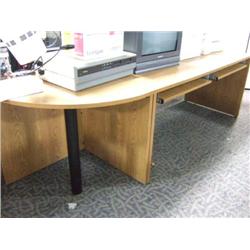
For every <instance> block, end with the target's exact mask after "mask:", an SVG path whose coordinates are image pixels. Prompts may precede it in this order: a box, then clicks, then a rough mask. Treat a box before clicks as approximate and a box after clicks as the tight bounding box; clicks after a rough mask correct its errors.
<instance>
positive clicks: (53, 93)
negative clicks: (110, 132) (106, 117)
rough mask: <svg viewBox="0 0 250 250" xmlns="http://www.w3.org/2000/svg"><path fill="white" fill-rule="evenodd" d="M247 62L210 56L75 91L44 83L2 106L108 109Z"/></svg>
mask: <svg viewBox="0 0 250 250" xmlns="http://www.w3.org/2000/svg"><path fill="white" fill-rule="evenodd" d="M248 59H250V55H249V54H248V55H247V54H241V55H228V54H225V53H214V54H211V55H207V56H201V57H197V58H194V59H189V60H185V61H181V62H180V65H178V66H175V67H171V68H164V69H159V70H155V71H151V72H147V73H144V74H142V75H131V76H127V77H125V78H122V79H118V80H114V81H111V82H109V83H105V84H103V85H99V86H96V87H93V88H89V89H86V90H82V91H79V92H73V91H70V90H67V89H64V88H62V87H59V86H56V85H54V84H51V83H48V82H44V92H43V93H39V94H34V95H30V96H24V97H21V98H16V99H12V100H8V101H6V103H8V104H12V105H17V106H23V107H30V108H45V109H80V108H94V107H105V106H112V105H117V104H122V103H127V102H131V101H135V100H139V99H142V98H145V97H147V96H149V95H151V94H153V93H159V92H161V91H164V90H167V89H170V88H172V87H175V86H178V85H181V84H183V83H186V82H189V81H192V80H195V79H199V78H201V77H203V76H206V75H208V74H210V73H213V72H216V71H218V70H222V69H224V68H226V67H229V66H231V65H233V64H236V63H239V62H241V61H244V60H248Z"/></svg>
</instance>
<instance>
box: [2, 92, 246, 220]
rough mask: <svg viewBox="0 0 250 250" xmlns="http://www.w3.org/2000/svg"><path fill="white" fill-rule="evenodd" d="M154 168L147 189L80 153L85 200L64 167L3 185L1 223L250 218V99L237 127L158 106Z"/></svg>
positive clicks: (180, 107) (183, 108)
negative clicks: (13, 220)
mask: <svg viewBox="0 0 250 250" xmlns="http://www.w3.org/2000/svg"><path fill="white" fill-rule="evenodd" d="M142 157H143V156H142ZM153 161H154V163H155V164H154V167H153V169H152V173H151V181H150V183H149V184H147V185H143V184H140V183H138V182H137V181H135V180H133V179H132V178H130V177H128V176H126V175H124V174H123V173H121V172H120V171H119V170H117V169H115V168H112V167H111V166H109V165H108V164H107V163H105V162H103V161H102V160H101V159H99V158H97V157H95V156H94V155H92V154H90V153H88V152H86V151H82V152H81V165H82V177H83V180H84V187H83V192H82V194H80V195H76V196H72V195H71V191H70V186H69V171H68V163H67V159H64V160H61V161H59V162H57V163H55V164H53V165H50V166H49V167H47V168H45V169H43V170H41V171H38V172H36V173H34V174H32V175H31V176H27V177H25V178H23V179H22V180H20V181H18V182H15V183H13V184H10V185H5V184H4V183H2V192H1V193H2V197H1V216H2V217H84V218H86V217H95V218H97V217H98V218H100V217H101V218H103V217H116V218H117V217H119V218H121V217H125V218H131V217H136V218H141V217H144V218H145V217H147V218H149V217H154V218H155V217H250V91H245V93H244V97H243V101H242V105H241V110H240V114H239V116H238V118H237V119H234V118H232V117H230V116H226V115H224V114H221V113H218V112H214V111H211V110H208V109H204V108H202V107H199V106H196V105H192V104H190V103H185V102H181V103H178V104H176V105H174V106H170V107H169V106H168V105H161V106H158V108H157V114H156V126H155V137H154V150H153ZM69 203H73V204H76V207H74V208H73V209H72V207H71V208H70V207H69Z"/></svg>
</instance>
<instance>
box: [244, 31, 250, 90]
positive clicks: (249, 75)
mask: <svg viewBox="0 0 250 250" xmlns="http://www.w3.org/2000/svg"><path fill="white" fill-rule="evenodd" d="M249 40H250V33H249V35H248V40H247V47H246V53H247V51H248V45H249ZM248 77H249V78H250V73H249V74H248ZM249 81H250V80H249ZM245 90H250V88H245Z"/></svg>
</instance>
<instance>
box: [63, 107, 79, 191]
mask: <svg viewBox="0 0 250 250" xmlns="http://www.w3.org/2000/svg"><path fill="white" fill-rule="evenodd" d="M64 116H65V123H66V135H67V146H68V159H69V169H70V178H71V189H72V193H73V194H80V193H81V192H82V178H81V165H80V149H79V141H78V126H77V111H76V110H75V109H65V110H64Z"/></svg>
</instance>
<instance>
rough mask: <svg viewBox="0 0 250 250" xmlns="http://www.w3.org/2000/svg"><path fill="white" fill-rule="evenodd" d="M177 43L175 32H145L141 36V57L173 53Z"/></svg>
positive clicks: (176, 33)
mask: <svg viewBox="0 0 250 250" xmlns="http://www.w3.org/2000/svg"><path fill="white" fill-rule="evenodd" d="M177 41H178V32H176V31H165V32H164V31H159V32H155V31H146V32H143V35H142V55H143V56H145V55H151V54H157V53H163V52H171V51H175V50H176V47H177Z"/></svg>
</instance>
